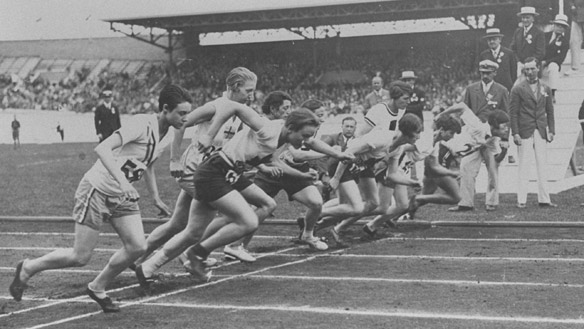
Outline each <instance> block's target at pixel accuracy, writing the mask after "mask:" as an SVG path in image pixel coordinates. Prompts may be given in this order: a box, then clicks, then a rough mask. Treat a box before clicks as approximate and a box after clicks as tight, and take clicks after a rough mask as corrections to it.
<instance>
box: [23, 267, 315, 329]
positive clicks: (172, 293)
mask: <svg viewBox="0 0 584 329" xmlns="http://www.w3.org/2000/svg"><path fill="white" fill-rule="evenodd" d="M313 259H315V257H314V256H313V257H308V258H305V259H301V260H297V261H293V262H288V263H284V264H279V265H274V266H270V267H265V268H263V269H260V270H257V271H253V272H249V273H243V274H238V275H233V276H230V277H227V278H223V279H219V280H217V281H211V282H208V283H204V284H201V285H197V286H191V287H188V288H183V289H179V290H175V291H171V292H168V293H165V294H161V295H158V296H152V297H148V298H145V299H142V300H139V301H136V302H130V303H123V304H122V305H120V308H124V307H128V306H134V305H141V304H144V303H148V302H150V301H154V300H157V299H161V298H165V297H169V296H173V295H177V294H181V293H184V292H188V291H191V290H195V289H199V288H204V287H209V286H213V285H217V284H219V283H222V282H226V281H231V280H235V279H239V278H243V277H247V276H250V275H254V274H258V273H262V272H266V271H270V270H273V269H277V268H281V267H285V266H291V265H296V264H300V263H304V262H307V261H310V260H313ZM99 313H101V311H99V312H92V313H86V314H81V315H77V316H73V317H69V318H65V319H61V320H57V321H53V322H50V323H44V324H40V325H37V326H34V327H29V329H40V328H46V327H50V326H54V325H58V324H62V323H66V322H71V321H75V320H79V319H83V318H87V317H90V316H92V315H95V314H99Z"/></svg>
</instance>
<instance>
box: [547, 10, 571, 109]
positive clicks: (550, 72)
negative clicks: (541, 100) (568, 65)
mask: <svg viewBox="0 0 584 329" xmlns="http://www.w3.org/2000/svg"><path fill="white" fill-rule="evenodd" d="M552 23H554V30H553V31H551V32H548V33H546V34H545V44H546V47H545V57H544V58H543V61H542V62H541V67H542V81H543V82H544V83H545V84H546V85H548V86H549V87H550V88H551V89H552V96H554V100H555V96H556V89H558V81H559V79H560V70H561V67H562V63H564V60H565V59H566V55H567V54H568V49H569V48H570V37H569V36H568V35H567V33H566V29H567V28H568V27H569V26H570V25H569V24H568V16H566V15H563V14H559V15H556V19H555V20H553V21H552Z"/></svg>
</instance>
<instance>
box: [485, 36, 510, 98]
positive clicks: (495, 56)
mask: <svg viewBox="0 0 584 329" xmlns="http://www.w3.org/2000/svg"><path fill="white" fill-rule="evenodd" d="M503 36H504V35H503V34H501V30H500V29H498V28H490V29H487V33H486V34H485V35H484V36H483V39H485V40H486V41H487V45H488V46H489V48H488V49H485V50H484V51H482V52H481V53H480V55H479V58H478V60H477V64H478V63H479V62H481V61H483V60H485V59H488V60H490V61H493V62H495V63H497V64H498V65H499V68H498V69H497V75H496V76H495V82H498V83H500V84H502V85H503V86H505V88H507V90H511V87H513V83H514V82H515V80H517V59H516V58H515V54H514V53H513V51H511V49H509V48H505V47H503V46H501V41H502V40H503Z"/></svg>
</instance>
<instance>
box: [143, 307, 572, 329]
mask: <svg viewBox="0 0 584 329" xmlns="http://www.w3.org/2000/svg"><path fill="white" fill-rule="evenodd" d="M144 305H151V306H168V307H185V308H197V309H220V310H251V311H258V310H262V311H282V312H302V313H317V314H335V315H342V316H347V315H361V316H381V317H391V318H414V319H442V320H470V321H486V322H514V323H518V322H527V323H550V324H560V323H561V324H584V319H581V318H578V319H557V318H550V317H520V316H509V317H506V316H484V315H463V314H453V313H430V312H405V311H399V310H396V311H395V312H387V311H386V310H368V311H359V310H346V309H335V308H328V307H312V306H299V307H294V306H279V305H274V306H272V305H258V306H241V305H209V304H198V305H197V304H180V303H177V304H173V303H145V304H144Z"/></svg>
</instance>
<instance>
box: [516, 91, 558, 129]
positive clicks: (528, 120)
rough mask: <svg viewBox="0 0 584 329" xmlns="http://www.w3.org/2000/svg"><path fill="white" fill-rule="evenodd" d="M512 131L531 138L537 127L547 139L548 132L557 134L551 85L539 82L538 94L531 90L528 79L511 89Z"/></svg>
mask: <svg viewBox="0 0 584 329" xmlns="http://www.w3.org/2000/svg"><path fill="white" fill-rule="evenodd" d="M509 114H510V117H511V133H512V134H513V135H515V134H519V136H521V138H523V139H525V138H529V137H531V136H532V135H533V132H534V131H535V129H537V130H538V131H539V133H540V135H541V137H543V138H545V139H547V132H546V130H549V132H551V133H553V134H555V121H554V104H553V101H552V92H551V89H550V87H548V86H546V85H545V84H543V83H542V82H541V81H539V83H538V88H537V94H536V95H534V93H533V92H532V91H531V88H530V87H529V83H528V82H527V80H525V81H523V82H521V83H519V84H517V85H516V86H515V87H513V89H511V96H510V102H509Z"/></svg>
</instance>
